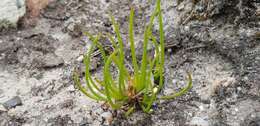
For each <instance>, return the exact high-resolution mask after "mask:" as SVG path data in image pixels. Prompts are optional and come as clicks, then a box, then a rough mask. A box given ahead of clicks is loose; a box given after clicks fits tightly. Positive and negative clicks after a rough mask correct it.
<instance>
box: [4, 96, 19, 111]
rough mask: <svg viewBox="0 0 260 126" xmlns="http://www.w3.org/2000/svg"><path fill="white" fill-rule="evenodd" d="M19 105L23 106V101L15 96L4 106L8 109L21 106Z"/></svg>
mask: <svg viewBox="0 0 260 126" xmlns="http://www.w3.org/2000/svg"><path fill="white" fill-rule="evenodd" d="M19 105H22V100H21V98H20V97H19V96H15V97H13V98H12V99H10V100H8V101H6V102H5V103H4V104H3V106H4V107H5V108H6V109H11V108H15V107H16V106H19Z"/></svg>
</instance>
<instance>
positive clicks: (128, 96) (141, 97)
mask: <svg viewBox="0 0 260 126" xmlns="http://www.w3.org/2000/svg"><path fill="white" fill-rule="evenodd" d="M155 18H157V19H158V22H159V32H160V39H159V42H157V39H156V37H155V36H154V35H153V33H152V28H153V22H154V20H155ZM111 21H112V24H113V27H114V30H115V33H116V36H117V40H114V39H113V38H112V37H111V35H109V34H107V35H106V37H107V38H108V39H109V40H110V41H111V43H112V45H113V47H114V50H113V52H112V53H111V54H109V55H107V54H106V52H105V49H104V48H103V46H102V45H101V44H100V43H99V40H100V38H101V37H102V35H101V34H99V35H96V36H92V35H90V34H87V36H88V37H89V38H90V40H91V41H92V42H93V45H92V46H91V48H90V50H89V51H88V53H87V54H86V55H85V56H84V64H85V65H86V70H85V81H86V82H85V83H86V86H82V84H81V81H80V78H79V75H78V74H77V72H75V73H74V75H73V78H74V81H75V83H76V85H77V87H78V88H79V90H80V91H81V92H82V93H84V94H85V95H86V96H88V97H89V98H92V99H94V100H97V101H104V102H106V103H108V104H109V105H110V106H111V107H112V108H113V109H120V108H127V110H128V111H127V112H126V114H130V113H131V112H132V111H133V110H135V108H138V107H139V108H142V110H143V111H144V112H147V113H149V112H151V107H152V105H153V103H154V102H155V101H157V100H159V99H172V98H175V97H177V96H180V95H183V94H184V93H186V92H187V91H188V90H189V89H190V88H191V87H192V81H191V75H190V74H188V79H189V80H188V81H189V82H188V85H187V87H185V88H183V89H182V90H181V91H179V92H178V93H175V94H172V95H170V96H162V97H158V96H157V95H158V93H159V92H160V91H161V90H162V88H163V85H164V31H163V20H162V13H161V6H160V0H157V3H156V8H155V10H154V12H153V14H152V15H151V18H150V22H149V23H148V25H147V26H146V27H145V31H144V39H143V54H142V60H141V62H140V63H139V62H138V61H137V58H136V51H135V42H134V9H133V8H132V9H131V12H130V18H129V42H130V48H131V58H132V64H133V71H129V70H128V69H127V67H126V65H125V53H124V45H123V40H122V37H121V34H120V32H119V26H118V24H117V23H116V21H115V19H114V17H113V16H111ZM116 41H117V42H118V44H116ZM149 42H150V43H149ZM148 44H153V45H154V47H155V54H154V56H153V57H152V58H151V57H149V56H148V51H147V50H148V49H147V46H148ZM95 47H97V48H98V49H99V51H100V52H101V55H102V60H103V61H104V68H103V80H98V79H94V78H92V76H91V73H90V57H91V54H92V53H93V51H94V49H95ZM113 64H114V65H115V66H116V68H117V69H118V77H117V78H116V79H114V77H113V75H112V72H111V71H110V70H111V66H112V65H113ZM139 64H140V65H139ZM153 78H154V79H158V83H155V80H154V79H153Z"/></svg>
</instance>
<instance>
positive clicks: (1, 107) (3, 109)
mask: <svg viewBox="0 0 260 126" xmlns="http://www.w3.org/2000/svg"><path fill="white" fill-rule="evenodd" d="M6 111H7V109H6V108H5V107H4V106H3V105H2V104H0V112H6Z"/></svg>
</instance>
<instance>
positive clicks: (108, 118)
mask: <svg viewBox="0 0 260 126" xmlns="http://www.w3.org/2000/svg"><path fill="white" fill-rule="evenodd" d="M100 116H101V117H102V118H104V119H105V120H106V123H108V124H111V123H112V121H113V114H112V113H111V112H104V113H102V114H101V115H100Z"/></svg>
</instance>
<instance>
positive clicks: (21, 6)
mask: <svg viewBox="0 0 260 126" xmlns="http://www.w3.org/2000/svg"><path fill="white" fill-rule="evenodd" d="M25 12H26V6H25V0H1V2H0V22H1V20H7V21H9V22H11V23H13V24H16V23H17V21H18V20H19V18H21V17H22V16H23V15H24V14H25Z"/></svg>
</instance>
